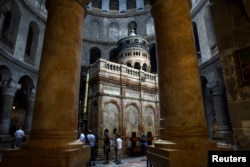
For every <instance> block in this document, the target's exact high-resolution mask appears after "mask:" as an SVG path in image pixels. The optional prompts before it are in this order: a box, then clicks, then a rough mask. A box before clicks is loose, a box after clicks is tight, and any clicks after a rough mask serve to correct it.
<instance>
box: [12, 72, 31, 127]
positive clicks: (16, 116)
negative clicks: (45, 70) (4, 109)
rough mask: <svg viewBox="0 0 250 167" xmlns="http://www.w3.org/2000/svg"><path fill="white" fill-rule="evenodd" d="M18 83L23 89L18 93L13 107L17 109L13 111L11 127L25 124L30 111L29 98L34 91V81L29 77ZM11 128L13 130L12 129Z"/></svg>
mask: <svg viewBox="0 0 250 167" xmlns="http://www.w3.org/2000/svg"><path fill="white" fill-rule="evenodd" d="M18 83H19V84H20V85H21V88H20V89H19V90H17V91H16V94H15V97H14V101H13V106H14V107H15V109H14V110H13V111H12V118H11V127H12V128H13V127H19V126H23V125H24V124H25V122H24V121H25V115H26V111H27V110H28V109H29V106H28V98H29V94H30V93H31V91H32V89H34V82H33V80H32V79H31V78H30V77H29V76H27V75H24V76H22V77H21V78H20V79H19V81H18ZM12 128H11V129H12Z"/></svg>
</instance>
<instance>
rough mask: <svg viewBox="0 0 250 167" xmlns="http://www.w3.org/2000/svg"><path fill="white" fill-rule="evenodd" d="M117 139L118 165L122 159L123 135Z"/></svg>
mask: <svg viewBox="0 0 250 167" xmlns="http://www.w3.org/2000/svg"><path fill="white" fill-rule="evenodd" d="M117 137H118V138H117V139H116V145H117V164H121V163H122V162H121V159H122V139H121V135H120V134H118V135H117Z"/></svg>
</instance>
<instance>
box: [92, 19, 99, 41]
mask: <svg viewBox="0 0 250 167" xmlns="http://www.w3.org/2000/svg"><path fill="white" fill-rule="evenodd" d="M91 29H92V31H91V36H92V37H93V38H96V39H99V38H100V23H99V21H97V20H92V22H91Z"/></svg>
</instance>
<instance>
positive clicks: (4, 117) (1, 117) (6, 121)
mask: <svg viewBox="0 0 250 167" xmlns="http://www.w3.org/2000/svg"><path fill="white" fill-rule="evenodd" d="M0 84H1V90H2V95H1V96H2V97H1V102H0V103H1V104H0V156H1V155H2V152H3V150H5V149H9V148H11V145H12V142H13V137H12V136H11V135H13V134H11V135H9V129H10V123H11V112H12V106H13V100H14V97H15V93H16V91H17V90H18V89H19V88H20V87H21V86H20V85H19V84H18V83H17V82H14V81H11V80H10V81H2V82H1V83H0Z"/></svg>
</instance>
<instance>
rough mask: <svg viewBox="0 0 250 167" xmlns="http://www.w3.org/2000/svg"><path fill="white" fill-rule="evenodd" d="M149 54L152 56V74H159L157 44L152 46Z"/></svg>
mask: <svg viewBox="0 0 250 167" xmlns="http://www.w3.org/2000/svg"><path fill="white" fill-rule="evenodd" d="M149 54H150V64H151V72H152V73H157V55H156V44H155V43H152V44H150V47H149Z"/></svg>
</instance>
